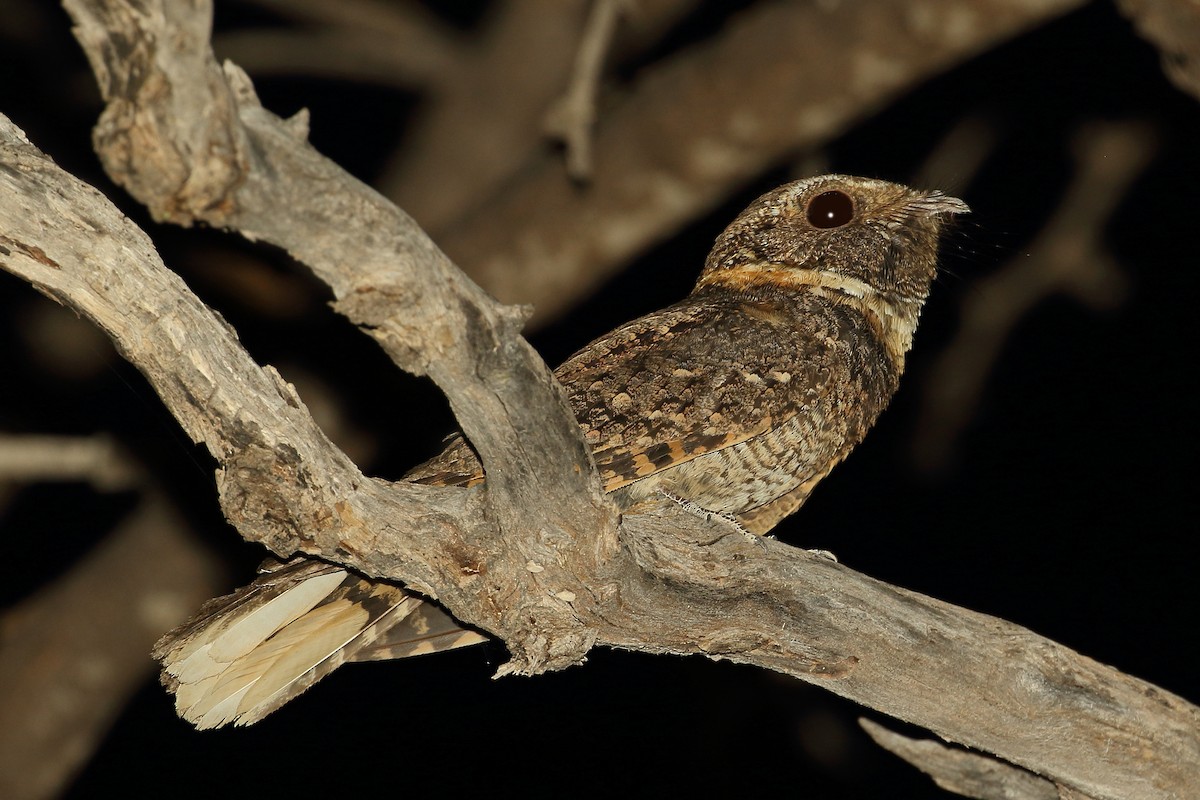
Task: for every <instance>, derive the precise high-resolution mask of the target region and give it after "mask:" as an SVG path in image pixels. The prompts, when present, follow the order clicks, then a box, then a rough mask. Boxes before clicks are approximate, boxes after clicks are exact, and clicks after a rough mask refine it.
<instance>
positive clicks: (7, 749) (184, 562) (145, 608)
mask: <svg viewBox="0 0 1200 800" xmlns="http://www.w3.org/2000/svg"><path fill="white" fill-rule="evenodd" d="M221 586H222V581H221V570H220V568H219V567H218V565H217V563H216V560H215V559H214V558H213V556H212V554H211V553H209V552H207V551H205V550H204V549H203V547H201V545H200V544H199V543H198V541H196V540H195V539H194V538H193V537H191V536H190V535H189V534H188V532H187V522H186V520H183V519H181V518H180V517H179V516H178V515H177V514H176V513H175V512H174V511H173V510H172V509H171V507H170V505H169V503H168V502H167V500H166V499H165V498H163V497H161V496H159V495H158V494H157V493H155V492H149V493H148V494H147V495H146V497H145V498H144V499H143V500H142V503H141V505H140V506H139V508H138V509H137V510H136V511H135V512H134V513H133V514H132V515H131V516H130V517H129V518H128V519H127V520H126V521H125V522H124V523H123V524H122V525H121V526H120V527H119V528H118V529H117V530H115V531H114V532H113V533H112V534H111V535H110V536H109V537H108V538H107V539H106V540H105V541H104V542H102V543H101V544H100V545H99V546H98V547H97V548H96V549H95V550H94V551H93V552H92V553H91V554H89V555H88V557H87V558H86V559H85V560H84V561H82V562H81V563H80V564H78V565H77V566H75V567H74V568H73V569H72V570H71V571H70V572H69V573H67V575H66V576H65V577H63V578H62V579H60V580H59V581H57V582H55V584H54V585H53V586H50V587H48V588H47V589H45V590H43V591H42V592H40V593H39V594H37V595H35V596H33V597H31V598H30V599H29V600H26V601H25V602H24V603H22V604H20V605H19V606H17V607H15V608H13V609H10V610H8V611H6V612H5V614H4V616H3V617H0V709H3V714H4V724H3V725H0V795H2V796H4V797H5V798H8V799H9V800H35V799H36V800H40V798H46V797H57V796H58V795H59V792H60V791H61V790H62V788H63V787H64V786H66V785H67V783H68V782H69V781H70V780H71V778H72V777H74V775H75V773H76V772H77V771H78V770H79V769H80V768H81V767H82V766H83V765H84V764H85V763H86V762H87V759H88V758H89V757H90V756H91V754H92V753H93V752H94V751H95V749H96V747H97V746H98V745H99V743H100V741H101V740H102V739H103V738H104V735H105V734H106V733H107V732H108V729H109V727H110V726H111V725H112V722H113V720H114V719H116V717H117V715H118V714H119V713H120V711H121V709H122V708H124V706H125V703H126V702H127V700H128V699H129V697H130V696H131V695H132V694H133V693H134V692H135V691H136V690H137V689H138V687H139V686H140V685H141V684H142V683H143V682H144V681H145V680H146V678H147V677H148V676H149V674H150V673H151V671H152V670H153V666H154V663H153V662H152V661H151V660H150V658H149V657H148V653H149V649H150V647H151V646H152V645H153V644H154V641H155V640H156V639H157V638H158V637H159V636H161V635H162V632H163V631H165V630H168V629H170V628H171V627H172V626H174V625H177V624H179V623H180V622H182V621H183V620H184V619H186V618H187V616H188V615H189V614H191V613H192V612H193V611H194V610H195V608H196V604H197V603H200V602H202V601H203V600H204V599H205V598H207V597H210V596H211V595H212V594H213V593H214V592H217V591H219V590H220V589H221Z"/></svg>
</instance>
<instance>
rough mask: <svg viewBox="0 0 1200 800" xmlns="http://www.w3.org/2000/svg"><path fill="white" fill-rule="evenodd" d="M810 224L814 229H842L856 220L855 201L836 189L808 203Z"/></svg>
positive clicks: (821, 194)
mask: <svg viewBox="0 0 1200 800" xmlns="http://www.w3.org/2000/svg"><path fill="white" fill-rule="evenodd" d="M806 213H807V215H808V222H809V224H810V225H812V226H813V227H814V228H840V227H842V226H843V225H845V224H846V223H847V222H849V221H850V220H852V219H854V201H853V200H851V199H850V195H848V194H846V193H845V192H839V191H837V190H836V189H834V190H832V191H828V192H821V193H820V194H819V195H817V196H816V197H814V198H813V199H812V200H809V201H808V211H807V212H806Z"/></svg>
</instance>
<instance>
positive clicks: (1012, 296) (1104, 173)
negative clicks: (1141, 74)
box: [913, 123, 1154, 470]
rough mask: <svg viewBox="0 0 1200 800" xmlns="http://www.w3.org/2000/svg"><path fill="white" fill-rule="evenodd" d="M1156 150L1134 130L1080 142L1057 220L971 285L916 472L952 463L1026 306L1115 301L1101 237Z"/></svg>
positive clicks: (938, 367)
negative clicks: (1060, 299)
mask: <svg viewBox="0 0 1200 800" xmlns="http://www.w3.org/2000/svg"><path fill="white" fill-rule="evenodd" d="M1153 150H1154V145H1153V136H1152V135H1151V132H1150V131H1149V130H1148V129H1147V128H1146V127H1145V126H1143V125H1141V124H1119V123H1113V124H1096V125H1094V126H1093V127H1091V128H1089V129H1086V130H1084V131H1082V132H1081V133H1080V135H1079V136H1078V137H1077V139H1076V142H1075V148H1074V153H1075V160H1076V175H1075V177H1074V180H1073V181H1072V183H1071V186H1070V188H1069V189H1068V190H1067V195H1066V197H1065V198H1064V200H1063V202H1062V204H1061V205H1060V206H1059V208H1058V210H1057V211H1056V212H1055V215H1054V217H1053V218H1052V219H1051V220H1050V221H1049V222H1048V223H1047V224H1046V227H1045V228H1044V229H1043V231H1042V233H1041V234H1040V235H1039V236H1038V238H1037V240H1036V241H1035V242H1034V243H1033V244H1032V245H1031V246H1030V249H1029V252H1028V253H1026V254H1023V255H1021V256H1019V257H1018V258H1016V259H1014V260H1013V261H1011V262H1009V263H1008V264H1007V265H1005V266H1004V267H1002V268H1001V269H1000V270H999V271H998V272H997V273H995V274H994V275H992V276H991V277H990V278H987V279H985V280H981V281H977V282H976V283H975V286H974V291H973V292H972V294H971V296H970V297H968V299H967V301H966V303H964V305H963V309H962V321H961V323H960V328H959V333H958V334H957V336H956V337H955V339H954V341H952V342H951V343H950V344H949V345H948V346H947V347H946V349H945V351H944V352H943V353H942V354H941V356H940V357H939V358H938V360H937V362H936V363H935V364H934V366H933V367H932V368H931V369H930V371H929V373H928V375H927V376H926V379H925V382H924V383H925V401H924V404H923V407H922V410H921V416H920V418H919V420H918V422H917V429H916V433H915V434H914V436H913V458H914V460H915V462H916V463H917V465H918V466H919V467H921V468H922V469H926V470H932V469H937V468H938V467H939V466H941V465H942V464H944V463H945V461H946V459H948V458H949V457H950V455H951V452H952V449H953V447H954V442H955V440H956V439H957V438H958V436H959V434H960V433H961V432H962V430H963V429H964V428H965V427H966V425H967V424H968V422H969V421H970V420H971V418H972V417H973V416H974V414H975V408H976V406H977V405H978V403H979V398H980V396H981V395H982V392H983V388H984V383H985V381H986V380H987V376H988V375H990V374H991V372H992V367H993V364H994V363H995V361H996V359H997V358H998V357H999V355H1000V352H1001V350H1002V348H1003V346H1004V343H1005V342H1006V341H1007V340H1008V338H1009V335H1010V334H1011V332H1012V330H1013V328H1014V327H1015V326H1016V325H1017V324H1019V322H1020V321H1021V319H1022V318H1023V317H1024V316H1025V315H1026V314H1027V313H1028V312H1029V310H1030V309H1031V308H1032V307H1033V306H1035V305H1037V304H1038V303H1040V302H1042V301H1043V300H1044V299H1045V298H1046V297H1049V296H1050V295H1053V294H1057V293H1060V292H1061V293H1066V294H1068V295H1070V296H1072V297H1074V298H1076V299H1077V300H1079V301H1080V302H1082V303H1085V304H1087V305H1089V306H1092V307H1094V308H1109V307H1112V306H1113V305H1116V304H1117V303H1119V302H1120V301H1121V299H1122V297H1123V295H1124V292H1125V282H1126V281H1125V277H1124V275H1123V274H1122V273H1121V270H1120V267H1119V266H1118V265H1117V264H1116V263H1114V262H1113V260H1112V257H1111V256H1109V255H1108V253H1107V252H1106V251H1105V249H1104V243H1103V242H1102V241H1101V240H1100V236H1101V232H1102V231H1103V230H1104V225H1105V221H1106V220H1107V219H1108V217H1109V215H1110V214H1111V213H1112V212H1113V209H1114V208H1115V207H1116V205H1117V203H1118V201H1119V200H1120V199H1121V197H1122V196H1123V195H1124V193H1125V191H1126V189H1127V188H1128V186H1129V184H1130V183H1131V182H1132V181H1133V179H1134V178H1136V177H1137V175H1138V174H1139V173H1140V172H1141V171H1142V169H1143V168H1144V166H1145V165H1146V163H1147V162H1148V161H1149V159H1150V157H1151V155H1152V154H1153Z"/></svg>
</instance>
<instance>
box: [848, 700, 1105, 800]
mask: <svg viewBox="0 0 1200 800" xmlns="http://www.w3.org/2000/svg"><path fill="white" fill-rule="evenodd" d="M858 724H859V725H861V726H862V728H863V730H865V731H866V732H867V735H869V736H870V737H871V738H872V739H874V740H875V743H876V744H877V745H879V746H880V747H882V748H883V749H884V750H887V751H888V752H890V753H894V754H895V755H898V756H900V758H903V759H904V760H905V761H907V762H908V763H910V764H912V765H913V766H914V767H916V768H917V769H919V770H921V771H922V772H924V773H925V774H926V775H929V776H930V777H932V778H933V780H934V782H936V783H937V785H938V786H940V787H942V788H943V789H945V790H946V791H949V792H954V793H955V794H961V795H963V796H964V797H977V798H980V800H1062V795H1061V794H1059V791H1058V788H1057V787H1056V786H1055V785H1054V784H1053V783H1052V782H1051V781H1048V780H1046V779H1045V778H1039V777H1038V776H1036V775H1033V774H1031V773H1029V772H1026V771H1025V770H1023V769H1021V768H1020V767H1014V766H1012V765H1011V764H1005V763H1004V762H1002V761H997V760H996V759H994V758H992V757H990V756H985V755H981V754H979V753H970V752H967V751H966V750H960V749H958V748H955V747H947V746H946V745H944V744H941V743H939V742H935V741H932V740H930V739H912V738H909V737H908V736H901V735H900V734H898V733H896V732H895V731H890V730H888V729H887V728H885V727H883V726H882V725H880V724H878V723H876V722H872V721H871V720H869V719H860V720H859V721H858ZM1075 797H1077V798H1079V800H1085V796H1084V795H1082V794H1076V795H1075Z"/></svg>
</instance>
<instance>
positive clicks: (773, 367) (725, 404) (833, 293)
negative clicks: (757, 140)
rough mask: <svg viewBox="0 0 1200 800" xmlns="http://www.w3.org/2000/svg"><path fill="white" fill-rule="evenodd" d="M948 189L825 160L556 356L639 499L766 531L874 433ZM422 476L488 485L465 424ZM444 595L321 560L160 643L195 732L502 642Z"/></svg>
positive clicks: (598, 444)
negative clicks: (866, 174) (341, 675)
mask: <svg viewBox="0 0 1200 800" xmlns="http://www.w3.org/2000/svg"><path fill="white" fill-rule="evenodd" d="M968 211H969V209H968V207H967V205H966V203H964V202H963V201H962V200H960V199H958V198H956V197H951V196H949V195H947V194H944V193H943V192H940V191H921V190H916V189H911V188H909V187H907V186H904V185H901V184H898V183H891V182H887V181H883V180H876V179H870V178H858V177H851V176H846V175H823V176H818V177H811V178H806V179H802V180H798V181H794V182H791V183H787V184H784V185H783V186H780V187H778V188H776V189H774V190H772V191H769V192H767V193H766V194H764V195H762V196H761V197H759V198H758V199H757V200H755V201H754V202H752V203H751V204H750V205H749V206H748V207H747V208H746V209H745V210H744V211H743V212H742V213H741V214H739V215H738V216H737V217H736V218H735V219H734V220H733V222H732V223H730V224H729V226H728V227H726V228H725V230H724V231H723V232H722V233H721V234H720V235H719V236H718V237H717V239H716V242H715V243H714V245H713V247H712V250H711V251H710V253H709V255H708V257H707V259H706V261H705V263H704V266H703V269H702V270H701V272H700V275H699V278H698V280H697V282H696V284H695V286H694V288H693V289H692V291H691V292H690V293H689V294H688V295H687V297H685V298H684V299H683V300H681V301H680V302H678V303H676V304H674V305H672V306H669V307H667V308H664V309H662V310H659V311H655V312H652V313H650V314H647V315H645V316H642V317H640V318H638V319H635V320H633V321H631V322H628V323H626V324H624V325H621V326H620V327H618V328H616V329H614V330H613V331H611V332H609V333H607V334H604V335H603V336H601V337H600V338H598V339H596V340H595V341H593V342H592V343H590V344H588V345H587V346H585V347H584V348H583V349H581V350H579V351H578V352H577V353H575V354H574V355H573V356H571V357H570V358H568V359H567V360H566V361H565V362H564V363H563V364H562V365H561V366H560V367H558V369H556V370H555V371H554V374H555V377H556V378H557V380H558V381H559V383H560V384H561V385H562V386H563V388H564V389H565V390H566V393H567V398H568V401H569V403H570V406H571V408H572V410H573V411H574V412H575V415H576V418H577V420H578V423H579V425H580V428H581V429H582V433H583V438H584V441H585V442H586V443H587V445H588V446H589V447H590V448H591V451H592V455H593V458H594V461H595V464H596V467H597V469H598V470H599V475H600V479H601V481H602V484H603V487H604V490H605V491H606V492H607V493H608V496H609V498H610V499H611V500H612V501H613V502H614V503H615V504H616V506H617V507H618V509H619V510H621V511H622V512H623V513H636V512H637V511H638V509H639V508H642V507H644V506H646V505H648V504H654V503H661V502H668V501H674V502H677V503H679V504H680V505H682V506H683V507H684V508H686V509H688V510H689V511H692V512H694V513H699V514H704V515H707V516H710V517H711V516H716V517H720V518H723V519H725V520H728V522H729V523H730V524H731V525H732V526H734V527H736V528H737V529H739V530H741V531H743V532H744V533H746V534H747V535H754V536H760V535H766V534H768V533H769V532H770V531H771V530H772V529H773V528H774V527H775V526H776V525H777V524H778V523H779V521H780V520H782V519H783V518H784V517H786V516H788V515H790V514H792V513H794V512H795V511H796V510H797V509H799V508H800V507H801V506H802V505H803V504H804V502H805V501H806V500H807V499H808V497H809V495H810V494H811V492H812V491H813V488H814V487H815V486H816V485H817V483H819V482H820V481H821V480H822V479H823V478H825V476H826V475H828V474H829V472H830V470H832V469H833V468H834V467H835V466H836V465H837V464H838V463H840V462H841V461H842V460H843V459H845V458H846V456H847V455H848V454H849V452H850V451H851V450H852V449H853V448H854V447H855V446H856V445H857V444H858V443H859V442H861V441H862V439H863V437H864V436H865V435H866V433H867V431H868V429H869V428H870V427H871V426H872V425H873V424H874V423H875V421H876V419H877V418H878V417H879V415H880V413H881V412H882V411H883V409H884V408H885V407H886V406H887V404H888V402H889V401H890V400H891V398H892V396H893V395H894V394H895V392H896V390H897V388H898V386H899V381H900V375H901V373H902V372H903V370H904V363H905V357H906V354H907V353H908V352H909V349H910V348H911V347H912V342H913V335H914V332H915V330H916V326H917V321H918V318H919V315H920V312H921V308H922V306H923V304H924V303H925V300H926V298H927V297H928V295H929V292H930V288H931V285H932V282H933V280H934V278H935V277H936V275H937V269H938V267H937V260H938V244H939V239H940V238H941V234H942V232H943V230H944V229H945V227H946V224H947V222H948V221H949V220H951V219H952V218H953V216H954V215H956V214H963V213H967V212H968ZM406 480H409V481H413V482H416V483H421V484H428V485H437V486H460V487H471V486H476V485H478V484H480V483H483V482H485V481H486V476H485V474H484V471H483V468H482V466H481V464H480V461H479V459H478V457H477V456H476V454H475V452H474V451H473V450H472V449H471V445H470V442H468V441H467V440H466V439H465V438H464V437H463V436H462V435H461V434H457V435H454V436H452V437H450V438H449V439H448V441H447V444H446V445H445V447H444V449H443V450H442V451H441V452H440V453H439V454H438V455H436V456H435V457H433V458H432V459H430V460H429V461H427V462H425V463H424V464H421V465H420V466H418V467H416V468H414V469H413V470H411V471H410V472H409V473H408V474H407V475H406ZM486 640H487V637H485V636H484V635H483V634H481V633H479V632H477V631H474V630H470V629H468V628H465V627H463V626H462V625H460V624H459V623H457V622H456V621H455V620H454V619H453V618H452V617H451V616H450V615H449V614H448V612H446V611H445V610H444V609H442V608H441V607H439V606H437V605H436V604H435V603H433V602H432V601H431V600H428V599H426V598H423V597H421V596H420V595H418V594H415V593H413V592H411V591H409V590H407V589H405V588H404V587H403V586H401V585H399V584H395V583H390V582H386V581H379V580H374V579H368V578H366V577H364V576H361V575H358V574H356V573H354V572H352V571H350V570H348V569H346V568H344V567H340V566H337V565H335V564H331V563H326V562H323V561H318V560H315V559H311V558H308V557H303V556H302V557H297V558H293V559H291V560H289V561H285V562H280V561H268V562H267V563H266V564H265V565H264V566H263V567H262V568H261V574H260V575H259V577H258V578H257V579H256V580H255V581H254V582H253V583H251V584H249V585H248V586H246V587H244V588H242V589H240V590H238V591H235V592H234V593H233V594H230V595H227V596H225V597H221V598H217V599H215V600H211V601H209V602H208V603H206V604H205V605H204V606H203V607H202V608H201V610H200V612H199V613H198V614H197V616H196V617H194V618H193V619H192V620H190V621H188V622H186V623H184V624H183V625H182V626H180V627H179V628H177V629H175V630H174V631H171V632H170V633H168V634H167V635H166V636H164V637H163V638H162V639H161V640H160V641H159V642H158V644H157V645H156V646H155V650H154V656H155V657H156V658H157V659H158V660H159V661H161V662H162V673H161V674H162V680H163V683H164V684H165V685H166V686H167V687H168V688H169V689H170V690H172V691H174V693H175V698H176V710H177V712H178V713H179V714H180V715H181V716H182V717H183V718H184V719H186V720H188V721H189V722H191V723H193V724H194V725H196V726H197V727H198V728H212V727H219V726H222V725H226V724H229V723H234V724H237V725H247V724H250V723H253V722H256V721H258V720H260V719H262V718H263V717H264V716H266V715H267V714H269V713H270V712H272V711H274V710H275V709H277V708H278V707H279V706H281V705H282V704H284V703H285V702H287V701H289V700H291V699H292V698H294V697H295V696H297V695H298V694H300V693H301V692H303V691H304V690H306V689H307V688H308V687H309V686H311V685H312V684H313V683H315V682H316V681H317V680H319V679H320V678H322V677H323V676H325V675H326V674H328V673H329V672H331V671H332V670H334V669H335V668H337V667H338V666H340V665H341V664H343V663H345V662H347V661H368V660H382V659H392V658H404V657H407V656H413V655H418V654H422V653H430V652H437V651H444V650H450V649H453V648H456V647H463V646H467V645H472V644H476V643H479V642H483V641H486Z"/></svg>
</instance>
